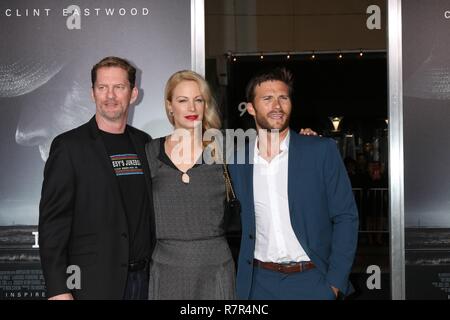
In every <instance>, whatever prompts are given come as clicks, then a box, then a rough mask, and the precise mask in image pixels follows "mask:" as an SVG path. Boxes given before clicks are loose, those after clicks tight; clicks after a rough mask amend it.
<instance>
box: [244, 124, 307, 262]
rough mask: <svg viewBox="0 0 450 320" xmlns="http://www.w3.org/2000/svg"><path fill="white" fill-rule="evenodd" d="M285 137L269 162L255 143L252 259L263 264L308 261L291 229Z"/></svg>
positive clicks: (287, 154) (286, 139) (287, 137)
mask: <svg viewBox="0 0 450 320" xmlns="http://www.w3.org/2000/svg"><path fill="white" fill-rule="evenodd" d="M289 137H290V134H289V133H288V134H287V136H286V138H285V139H284V140H283V141H281V143H280V153H279V154H278V155H276V156H275V157H274V158H273V159H272V160H271V161H270V162H267V161H266V160H265V159H264V158H262V157H260V156H259V149H258V141H259V140H258V139H257V140H256V143H255V152H254V159H253V160H254V166H253V194H254V202H255V221H256V239H255V241H256V243H255V259H258V260H260V261H264V262H275V263H283V262H293V261H295V262H299V261H310V259H309V257H308V255H307V254H306V253H305V251H304V250H303V248H302V246H301V245H300V242H299V241H298V239H297V237H296V236H295V233H294V230H293V229H292V225H291V220H290V213H289V202H288V159H289Z"/></svg>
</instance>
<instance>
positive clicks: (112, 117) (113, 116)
mask: <svg viewBox="0 0 450 320" xmlns="http://www.w3.org/2000/svg"><path fill="white" fill-rule="evenodd" d="M100 114H101V115H102V116H103V118H105V119H108V120H109V121H117V120H120V119H122V118H123V116H124V114H125V111H124V110H122V109H121V108H119V109H117V110H114V111H107V110H105V109H102V108H100Z"/></svg>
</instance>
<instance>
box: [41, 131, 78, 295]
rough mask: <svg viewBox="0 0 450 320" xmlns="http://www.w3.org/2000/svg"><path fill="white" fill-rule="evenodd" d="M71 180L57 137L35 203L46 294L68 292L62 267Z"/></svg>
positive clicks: (72, 193)
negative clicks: (37, 212)
mask: <svg viewBox="0 0 450 320" xmlns="http://www.w3.org/2000/svg"><path fill="white" fill-rule="evenodd" d="M74 180H75V178H74V170H73V166H72V163H71V161H70V158H69V153H68V150H67V148H66V146H65V145H64V143H63V141H62V139H60V138H59V137H57V138H55V140H54V141H53V143H52V146H51V149H50V156H49V158H48V160H47V163H46V164H45V168H44V182H43V184H42V193H41V201H40V204H39V251H40V256H41V264H42V269H43V273H44V278H45V282H46V286H47V296H48V297H52V296H55V295H58V294H62V293H67V292H70V290H69V289H68V288H67V285H66V280H67V274H66V269H67V267H68V257H67V254H68V250H67V249H68V243H69V237H70V232H71V225H72V216H73V210H74V206H73V203H74V197H75V181H74Z"/></svg>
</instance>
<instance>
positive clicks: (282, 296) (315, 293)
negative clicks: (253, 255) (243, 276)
mask: <svg viewBox="0 0 450 320" xmlns="http://www.w3.org/2000/svg"><path fill="white" fill-rule="evenodd" d="M335 299H336V295H335V294H334V292H333V289H332V288H331V286H330V285H329V284H328V283H327V282H326V280H325V276H324V275H323V274H322V273H321V272H320V271H319V270H318V269H317V268H314V269H310V270H306V271H303V272H295V273H288V274H286V273H281V272H277V271H272V270H267V269H263V268H260V267H254V268H253V282H252V289H251V291H250V300H335Z"/></svg>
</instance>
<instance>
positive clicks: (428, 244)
mask: <svg viewBox="0 0 450 320" xmlns="http://www.w3.org/2000/svg"><path fill="white" fill-rule="evenodd" d="M402 27H403V90H404V96H403V110H404V115H403V117H404V118H403V120H404V158H405V167H404V168H405V171H404V172H405V180H404V183H405V228H406V229H405V250H406V251H405V259H406V269H405V274H406V282H405V283H406V299H450V196H449V191H450V170H449V167H448V164H449V163H450V54H449V52H450V42H449V41H448V39H449V38H450V2H449V1H445V0H433V1H421V0H408V1H402Z"/></svg>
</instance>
